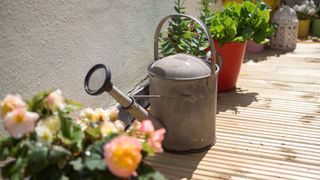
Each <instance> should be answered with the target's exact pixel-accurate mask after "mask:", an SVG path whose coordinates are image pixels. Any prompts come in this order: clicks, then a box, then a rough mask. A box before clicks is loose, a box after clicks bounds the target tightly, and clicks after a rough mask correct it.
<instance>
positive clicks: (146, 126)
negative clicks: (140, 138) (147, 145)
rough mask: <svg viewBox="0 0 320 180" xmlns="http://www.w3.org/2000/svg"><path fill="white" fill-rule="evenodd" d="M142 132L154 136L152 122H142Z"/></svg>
mask: <svg viewBox="0 0 320 180" xmlns="http://www.w3.org/2000/svg"><path fill="white" fill-rule="evenodd" d="M140 131H141V132H143V133H146V134H152V133H153V132H154V127H153V124H152V121H151V120H144V121H142V122H141V127H140Z"/></svg>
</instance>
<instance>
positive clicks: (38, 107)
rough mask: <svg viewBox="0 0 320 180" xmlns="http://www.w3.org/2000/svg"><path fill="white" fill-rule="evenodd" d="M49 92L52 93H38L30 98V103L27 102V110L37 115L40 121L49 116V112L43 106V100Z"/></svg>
mask: <svg viewBox="0 0 320 180" xmlns="http://www.w3.org/2000/svg"><path fill="white" fill-rule="evenodd" d="M50 92H52V90H49V91H43V92H39V93H37V94H36V95H34V96H33V97H32V99H31V101H27V104H28V107H29V108H28V109H29V110H30V111H32V112H36V113H38V114H39V115H40V119H41V118H45V117H48V116H50V115H51V112H50V111H48V110H47V109H46V108H45V106H44V100H45V98H46V97H47V96H48V95H49V93H50Z"/></svg>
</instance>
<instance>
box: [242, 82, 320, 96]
mask: <svg viewBox="0 0 320 180" xmlns="http://www.w3.org/2000/svg"><path fill="white" fill-rule="evenodd" d="M237 87H244V88H249V87H255V88H264V89H280V90H286V91H300V92H311V93H320V85H318V84H308V83H294V82H290V83H288V82H281V81H273V80H259V79H238V82H237Z"/></svg>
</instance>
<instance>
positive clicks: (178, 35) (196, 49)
mask: <svg viewBox="0 0 320 180" xmlns="http://www.w3.org/2000/svg"><path fill="white" fill-rule="evenodd" d="M212 1H213V0H201V1H200V5H201V6H200V14H201V15H200V18H201V20H203V21H204V22H207V23H210V22H211V18H212V15H213V13H212V11H211V10H210V8H209V5H210V3H211V2H212ZM174 2H175V6H174V10H175V11H176V12H177V13H178V14H185V13H186V8H185V7H184V0H175V1H174ZM207 47H208V41H207V38H206V36H205V34H204V32H203V30H202V29H201V27H200V26H199V25H198V24H197V23H195V22H194V21H192V20H190V19H188V18H184V17H175V18H173V19H172V20H171V21H169V25H168V28H167V30H166V31H165V33H162V34H161V38H160V53H161V54H162V56H168V55H172V54H176V53H187V54H192V55H195V56H198V57H202V58H203V57H204V56H205V54H206V52H205V49H206V48H207Z"/></svg>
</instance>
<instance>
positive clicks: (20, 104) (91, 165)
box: [0, 90, 165, 180]
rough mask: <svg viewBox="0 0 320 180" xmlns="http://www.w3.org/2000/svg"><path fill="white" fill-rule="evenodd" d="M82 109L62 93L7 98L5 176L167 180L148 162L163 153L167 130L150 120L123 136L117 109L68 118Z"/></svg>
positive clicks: (0, 140)
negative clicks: (26, 98)
mask: <svg viewBox="0 0 320 180" xmlns="http://www.w3.org/2000/svg"><path fill="white" fill-rule="evenodd" d="M81 108H82V105H81V104H80V103H78V102H76V101H73V100H70V99H65V98H64V97H63V96H62V94H61V91H60V90H55V91H46V92H41V93H38V94H36V95H35V96H34V97H33V98H32V99H31V100H30V101H23V100H22V99H21V97H20V96H19V95H7V96H6V97H5V99H4V100H3V101H1V102H0V120H2V121H3V123H4V126H5V129H6V130H7V133H8V135H4V136H1V137H0V161H6V163H5V165H4V166H3V167H2V168H1V172H2V176H3V177H4V178H7V179H13V180H20V179H30V180H39V179H40V180H41V179H54V180H55V179H64V180H65V179H92V180H94V179H124V178H130V179H164V177H163V175H161V174H160V173H159V172H157V171H155V170H154V169H153V168H152V167H150V166H148V165H147V164H145V163H144V162H143V158H145V157H147V156H148V155H153V154H154V153H156V152H161V151H162V148H161V141H162V140H163V136H164V133H165V130H164V129H159V130H154V127H153V125H152V123H151V121H150V120H145V121H143V122H142V123H139V122H135V124H134V126H133V127H132V128H131V129H130V130H128V131H124V129H125V127H124V124H123V123H122V121H120V120H118V111H117V110H115V109H111V110H103V109H101V108H98V109H95V110H93V109H91V108H86V109H84V110H81V111H80V115H78V116H77V118H76V119H74V118H72V117H71V116H70V115H69V114H70V113H71V112H73V111H75V110H79V109H81ZM154 136H156V137H157V138H154ZM138 138H139V140H138ZM126 162H130V163H126Z"/></svg>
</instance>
